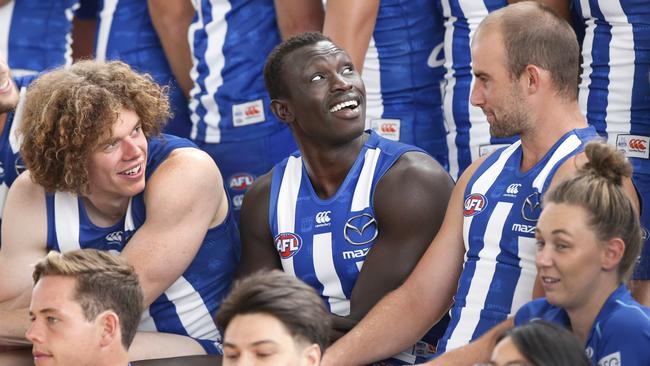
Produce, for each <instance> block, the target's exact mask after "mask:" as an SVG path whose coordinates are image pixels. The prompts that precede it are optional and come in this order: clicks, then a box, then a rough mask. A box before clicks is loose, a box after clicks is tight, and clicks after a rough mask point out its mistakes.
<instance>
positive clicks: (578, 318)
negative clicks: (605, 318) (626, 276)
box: [566, 279, 619, 344]
mask: <svg viewBox="0 0 650 366" xmlns="http://www.w3.org/2000/svg"><path fill="white" fill-rule="evenodd" d="M618 286H619V284H618V282H617V281H611V280H609V279H607V280H605V281H596V286H594V288H593V291H592V292H591V295H589V298H588V300H587V301H586V302H585V303H582V304H580V305H578V306H575V307H572V308H571V309H568V308H567V309H566V312H567V314H568V315H569V319H570V320H571V328H572V329H573V333H574V334H575V335H576V336H578V339H579V340H580V341H581V342H582V344H586V343H587V337H589V332H590V331H591V328H592V327H593V325H594V321H595V320H596V317H597V316H598V313H600V310H601V309H602V308H603V305H605V302H606V301H607V299H608V298H609V296H610V295H611V294H612V293H613V292H614V291H616V289H617V288H618Z"/></svg>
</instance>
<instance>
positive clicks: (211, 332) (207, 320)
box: [165, 276, 221, 341]
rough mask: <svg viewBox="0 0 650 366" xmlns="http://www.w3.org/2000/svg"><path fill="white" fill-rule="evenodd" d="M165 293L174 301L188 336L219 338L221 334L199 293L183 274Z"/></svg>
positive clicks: (215, 339) (216, 339)
mask: <svg viewBox="0 0 650 366" xmlns="http://www.w3.org/2000/svg"><path fill="white" fill-rule="evenodd" d="M165 295H166V296H167V298H168V299H169V300H170V301H171V302H173V303H174V306H175V308H176V314H178V318H179V319H180V321H181V323H182V324H183V328H185V331H186V332H187V334H188V335H189V336H190V337H192V338H200V339H210V340H213V341H219V340H221V334H220V333H219V330H218V329H217V326H216V325H215V324H214V321H213V320H212V315H210V311H209V310H208V308H207V307H206V306H205V303H204V302H203V299H202V298H201V295H199V292H198V291H196V290H195V289H194V287H193V286H192V284H191V283H189V282H188V281H187V280H186V279H185V278H184V277H183V276H181V277H179V278H178V279H177V280H176V281H175V282H174V283H173V284H172V285H171V286H170V287H169V288H168V289H167V290H166V291H165Z"/></svg>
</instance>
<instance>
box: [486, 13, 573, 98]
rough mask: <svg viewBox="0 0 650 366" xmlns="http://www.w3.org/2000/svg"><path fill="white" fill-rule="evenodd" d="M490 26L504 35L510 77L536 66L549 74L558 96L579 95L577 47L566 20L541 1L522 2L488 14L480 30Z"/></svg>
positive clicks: (571, 29)
mask: <svg viewBox="0 0 650 366" xmlns="http://www.w3.org/2000/svg"><path fill="white" fill-rule="evenodd" d="M491 25H496V26H497V29H498V30H499V31H500V32H501V35H502V37H503V43H504V48H505V53H506V58H507V65H506V67H507V69H508V72H509V74H510V76H511V78H513V79H514V78H518V77H519V76H520V75H521V73H522V72H523V71H524V70H525V68H526V66H527V65H536V66H538V67H541V68H542V69H544V70H546V71H548V72H549V73H550V74H551V79H552V80H553V83H554V85H555V88H556V89H557V94H558V95H560V96H563V97H565V98H567V99H570V100H576V99H577V98H578V79H579V73H580V46H579V45H578V40H577V37H576V34H575V32H574V31H573V28H571V25H570V24H569V23H567V21H566V20H564V19H562V18H561V17H560V16H559V15H557V14H556V13H555V12H554V11H553V10H552V9H551V8H549V7H547V6H545V5H543V4H540V3H538V2H535V1H524V2H520V3H516V4H512V5H508V6H506V7H504V8H501V9H499V10H497V11H495V12H493V13H490V14H489V15H488V16H487V17H486V18H485V19H484V20H483V21H482V22H481V25H480V26H479V29H482V28H488V27H490V26H491ZM477 33H478V32H477Z"/></svg>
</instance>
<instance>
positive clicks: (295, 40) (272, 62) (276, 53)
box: [264, 32, 332, 99]
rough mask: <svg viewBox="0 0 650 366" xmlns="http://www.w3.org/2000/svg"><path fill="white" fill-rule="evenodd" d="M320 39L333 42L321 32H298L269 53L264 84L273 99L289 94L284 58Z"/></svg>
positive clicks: (265, 65)
mask: <svg viewBox="0 0 650 366" xmlns="http://www.w3.org/2000/svg"><path fill="white" fill-rule="evenodd" d="M320 41H329V42H332V40H331V39H329V38H328V37H327V36H324V35H323V34H321V33H319V32H304V33H300V34H297V35H295V36H293V37H291V38H289V39H287V40H286V41H284V42H282V43H280V44H279V45H277V46H276V47H275V48H274V49H273V51H271V53H270V54H269V57H268V58H267V59H266V63H265V64H264V84H265V85H266V90H267V91H268V93H269V96H270V97H271V99H277V98H282V97H287V96H289V90H288V88H287V86H286V85H285V84H284V75H283V73H284V66H285V65H284V60H285V59H286V58H287V56H288V55H289V54H290V53H291V52H293V51H295V50H297V49H300V48H303V47H305V46H309V45H312V44H316V43H318V42H320Z"/></svg>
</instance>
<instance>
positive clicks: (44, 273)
mask: <svg viewBox="0 0 650 366" xmlns="http://www.w3.org/2000/svg"><path fill="white" fill-rule="evenodd" d="M33 277H34V290H33V292H32V300H31V304H30V306H29V316H30V318H31V325H30V327H29V329H28V330H27V333H26V334H25V336H26V337H27V339H29V341H30V342H32V343H33V347H32V354H33V356H34V363H35V364H36V366H40V365H61V366H82V365H94V366H126V365H127V364H128V363H129V355H128V352H127V350H128V348H129V346H130V345H131V342H132V341H133V337H135V333H136V330H137V327H138V322H139V321H140V316H141V315H142V289H141V288H140V284H139V282H138V276H137V275H136V274H135V271H134V269H133V266H131V265H130V264H128V262H127V261H126V260H125V259H124V258H122V257H119V256H116V255H113V254H111V253H108V252H105V251H99V250H94V249H84V250H75V251H71V252H68V253H65V254H59V253H57V252H54V251H52V252H50V253H49V254H48V255H47V256H46V257H45V258H43V259H41V260H40V261H39V262H38V263H37V264H36V267H35V269H34V274H33Z"/></svg>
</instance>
